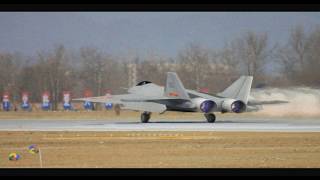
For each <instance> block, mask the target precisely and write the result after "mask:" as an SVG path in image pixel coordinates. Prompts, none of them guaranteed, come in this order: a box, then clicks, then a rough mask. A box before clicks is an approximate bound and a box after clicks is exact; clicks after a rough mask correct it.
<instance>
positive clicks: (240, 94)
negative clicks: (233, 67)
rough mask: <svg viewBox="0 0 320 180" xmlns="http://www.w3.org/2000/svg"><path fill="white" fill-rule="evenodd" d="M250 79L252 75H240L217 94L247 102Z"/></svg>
mask: <svg viewBox="0 0 320 180" xmlns="http://www.w3.org/2000/svg"><path fill="white" fill-rule="evenodd" d="M252 80H253V77H252V76H241V77H240V78H239V79H238V80H236V81H235V82H234V83H232V84H231V85H230V86H229V87H227V88H226V89H225V90H224V91H222V92H221V93H219V94H218V95H219V96H222V97H226V98H232V99H236V100H241V101H242V102H244V103H245V104H247V103H248V97H249V94H250V90H251V85H252Z"/></svg>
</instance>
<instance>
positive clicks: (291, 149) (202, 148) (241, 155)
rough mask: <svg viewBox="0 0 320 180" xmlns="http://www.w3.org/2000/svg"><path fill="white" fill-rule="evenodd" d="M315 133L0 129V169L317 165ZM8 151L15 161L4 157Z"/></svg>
mask: <svg viewBox="0 0 320 180" xmlns="http://www.w3.org/2000/svg"><path fill="white" fill-rule="evenodd" d="M319 139H320V133H275V132H269V133H263V132H0V144H1V148H0V159H1V160H0V162H1V163H0V167H5V168H7V167H40V161H39V156H38V155H33V154H30V153H29V152H27V148H28V146H29V145H30V144H37V145H38V146H39V147H40V151H41V155H42V166H43V167H47V168H55V167H129V168H130V167H141V168H142V167H161V168H162V167H195V168H200V167H210V168H211V167H219V168H220V167H226V168H234V167H254V168H255V167H317V168H319V167H320V141H319ZM10 152H17V153H20V154H21V156H22V158H21V159H20V160H19V161H8V154H9V153H10Z"/></svg>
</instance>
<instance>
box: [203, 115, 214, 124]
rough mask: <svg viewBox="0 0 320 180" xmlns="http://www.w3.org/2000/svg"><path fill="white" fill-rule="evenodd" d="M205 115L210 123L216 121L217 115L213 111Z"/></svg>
mask: <svg viewBox="0 0 320 180" xmlns="http://www.w3.org/2000/svg"><path fill="white" fill-rule="evenodd" d="M204 117H206V119H207V121H208V123H214V122H215V121H216V115H214V114H213V113H208V114H204Z"/></svg>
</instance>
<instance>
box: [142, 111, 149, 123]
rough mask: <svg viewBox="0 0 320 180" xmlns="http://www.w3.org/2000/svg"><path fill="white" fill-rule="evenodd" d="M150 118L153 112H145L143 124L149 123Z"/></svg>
mask: <svg viewBox="0 0 320 180" xmlns="http://www.w3.org/2000/svg"><path fill="white" fill-rule="evenodd" d="M150 117H151V112H146V111H145V112H143V113H142V114H141V122H142V123H148V122H149V119H150Z"/></svg>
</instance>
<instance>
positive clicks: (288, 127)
mask: <svg viewBox="0 0 320 180" xmlns="http://www.w3.org/2000/svg"><path fill="white" fill-rule="evenodd" d="M0 131H212V132H215V131H228V132H231V131H251V132H320V120H318V119H301V120H297V119H295V120H290V119H270V120H269V119H253V118H248V119H244V118H242V119H231V118H229V119H222V120H220V121H218V122H217V123H213V124H212V123H206V122H205V121H203V120H193V121H192V120H188V121H183V120H174V121H169V120H166V121H160V120H154V121H151V122H150V123H147V124H142V123H140V122H139V121H136V122H132V121H129V122H128V121H125V120H122V121H103V120H81V121H79V120H63V121H62V120H0Z"/></svg>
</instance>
